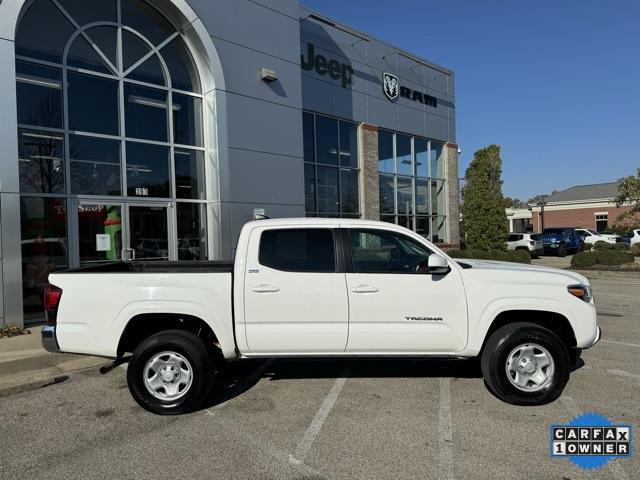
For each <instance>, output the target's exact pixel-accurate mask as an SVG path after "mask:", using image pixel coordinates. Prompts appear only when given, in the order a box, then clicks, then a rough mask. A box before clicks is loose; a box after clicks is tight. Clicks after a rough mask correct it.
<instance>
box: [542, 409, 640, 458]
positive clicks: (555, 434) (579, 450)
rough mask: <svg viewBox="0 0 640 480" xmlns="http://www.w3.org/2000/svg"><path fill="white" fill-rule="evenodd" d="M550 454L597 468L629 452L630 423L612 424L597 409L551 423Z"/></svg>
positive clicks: (626, 456) (629, 453)
mask: <svg viewBox="0 0 640 480" xmlns="http://www.w3.org/2000/svg"><path fill="white" fill-rule="evenodd" d="M550 430H551V431H550V435H551V445H550V448H551V457H553V458H568V459H569V460H571V461H572V462H573V463H574V464H576V465H577V466H578V467H581V468H589V469H592V468H600V467H602V466H604V465H606V464H607V462H609V461H610V460H613V459H615V458H630V457H631V455H632V447H633V445H632V440H631V435H632V431H631V425H623V424H614V423H613V422H611V421H610V420H609V419H608V418H607V417H605V416H603V415H599V414H597V413H584V414H582V415H578V416H577V417H576V418H574V419H573V420H571V421H570V422H569V423H568V424H566V425H552V426H551V428H550Z"/></svg>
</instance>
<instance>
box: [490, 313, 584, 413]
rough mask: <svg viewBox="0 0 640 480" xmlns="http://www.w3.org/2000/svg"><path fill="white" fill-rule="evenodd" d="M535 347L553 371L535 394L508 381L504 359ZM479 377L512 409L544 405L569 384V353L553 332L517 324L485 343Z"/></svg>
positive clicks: (505, 360) (495, 334)
mask: <svg viewBox="0 0 640 480" xmlns="http://www.w3.org/2000/svg"><path fill="white" fill-rule="evenodd" d="M527 343H535V344H538V345H540V346H542V347H544V348H545V349H546V350H547V351H548V352H549V354H550V356H551V357H552V359H553V363H554V369H553V374H552V375H551V377H550V380H549V381H548V383H547V384H546V385H545V386H544V388H542V389H541V390H538V391H533V392H526V391H523V390H520V389H519V388H516V386H514V385H513V384H512V383H511V381H510V380H509V378H508V376H507V375H508V374H507V370H506V365H507V357H508V356H509V354H510V353H511V352H512V351H513V350H514V349H516V348H517V347H518V346H520V345H523V344H527ZM480 365H481V368H482V375H483V377H484V379H485V382H486V384H487V386H488V387H489V389H490V390H491V392H493V394H494V395H495V396H497V397H498V398H499V399H500V400H503V401H504V402H507V403H510V404H512V405H544V404H546V403H550V402H553V401H554V400H556V399H557V398H558V397H559V396H560V395H561V394H562V391H563V390H564V387H565V386H566V384H567V382H568V381H569V372H570V369H571V360H570V356H569V350H568V349H567V347H566V345H565V344H564V343H563V342H562V340H561V339H560V338H559V337H558V336H557V335H556V334H555V333H553V332H552V331H550V330H547V329H546V328H543V327H541V326H539V325H536V324H534V323H526V322H518V323H512V324H509V325H505V326H504V327H501V328H499V329H498V330H496V331H495V332H493V334H491V336H490V337H489V339H488V340H487V343H486V345H485V347H484V350H483V352H482V357H481V361H480Z"/></svg>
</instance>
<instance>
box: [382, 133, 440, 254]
mask: <svg viewBox="0 0 640 480" xmlns="http://www.w3.org/2000/svg"><path fill="white" fill-rule="evenodd" d="M380 133H383V134H385V135H390V136H391V143H392V152H393V158H392V166H393V171H392V172H385V171H382V170H380V153H379V152H378V185H380V177H381V176H383V175H385V176H388V177H392V178H393V182H392V184H393V204H394V211H393V213H389V212H385V213H382V211H381V213H380V220H382V221H386V222H389V223H392V224H395V225H401V226H402V224H401V222H404V221H405V220H406V222H407V225H408V228H409V229H410V230H412V231H414V232H417V230H418V221H419V220H422V219H423V218H424V217H426V218H427V219H428V222H427V223H428V230H429V233H428V235H427V236H426V237H424V238H426V239H427V240H429V241H433V239H434V237H437V238H438V242H442V241H444V239H443V240H441V239H440V238H439V232H440V230H439V229H438V228H437V226H438V225H444V231H443V236H444V238H445V239H446V236H447V231H446V218H447V212H446V203H447V189H448V183H447V179H446V178H441V177H438V176H434V172H432V166H433V163H434V162H433V158H432V155H433V152H436V151H438V149H437V148H432V144H439V145H441V148H440V149H439V151H441V152H442V153H444V148H445V143H446V142H442V141H440V140H435V139H429V138H425V137H420V136H418V135H411V134H407V133H402V132H397V131H393V130H388V129H382V128H381V129H379V130H378V135H380ZM399 135H400V136H402V137H408V138H409V140H410V150H411V163H412V174H411V176H408V175H406V173H399V172H398V136H399ZM417 141H420V142H426V144H427V150H426V154H427V155H426V157H427V158H426V162H427V165H426V167H427V168H426V172H427V176H426V177H425V176H422V175H418V166H417V163H418V162H417V160H418V159H417V156H416V155H417V151H416V142H417ZM378 142H379V141H378ZM379 145H380V143H378V146H379ZM422 153H425V152H422ZM442 171H443V172H444V171H445V168H444V166H443V168H442ZM436 173H437V172H436ZM409 178H410V179H411V184H412V187H411V192H412V197H413V199H412V206H411V213H406V212H400V211H399V203H398V197H399V192H398V180H399V179H409ZM419 182H426V184H427V185H426V186H427V191H426V209H427V211H426V213H425V212H420V213H418V211H417V209H418V202H417V199H418V183H419ZM439 184H441V185H442V188H441V194H442V196H443V197H442V198H443V204H444V211H443V212H438V197H437V198H436V201H435V202H433V195H434V194H435V193H436V192H438V191H439V189H438V185H439ZM379 203H380V202H379ZM380 205H381V203H380ZM443 220H444V221H443ZM434 228H435V229H436V230H437V231H436V232H434Z"/></svg>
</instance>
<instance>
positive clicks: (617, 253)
mask: <svg viewBox="0 0 640 480" xmlns="http://www.w3.org/2000/svg"><path fill="white" fill-rule="evenodd" d="M633 262H634V258H633V255H632V254H631V253H630V252H627V251H624V250H620V249H600V250H595V251H593V252H580V253H576V254H575V255H574V256H573V258H571V266H572V267H575V268H585V267H592V266H594V265H606V266H619V265H621V264H623V263H633Z"/></svg>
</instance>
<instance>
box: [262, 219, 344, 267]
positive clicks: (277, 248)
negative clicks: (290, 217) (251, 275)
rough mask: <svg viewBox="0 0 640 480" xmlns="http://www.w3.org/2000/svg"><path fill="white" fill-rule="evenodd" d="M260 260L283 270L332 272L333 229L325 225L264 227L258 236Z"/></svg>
mask: <svg viewBox="0 0 640 480" xmlns="http://www.w3.org/2000/svg"><path fill="white" fill-rule="evenodd" d="M259 262H260V264H261V265H264V266H265V267H269V268H273V269H275V270H282V271H286V272H319V273H333V272H335V271H336V256H335V246H334V240H333V232H332V231H331V229H328V228H286V229H275V230H266V231H264V232H262V235H261V237H260V252H259Z"/></svg>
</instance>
